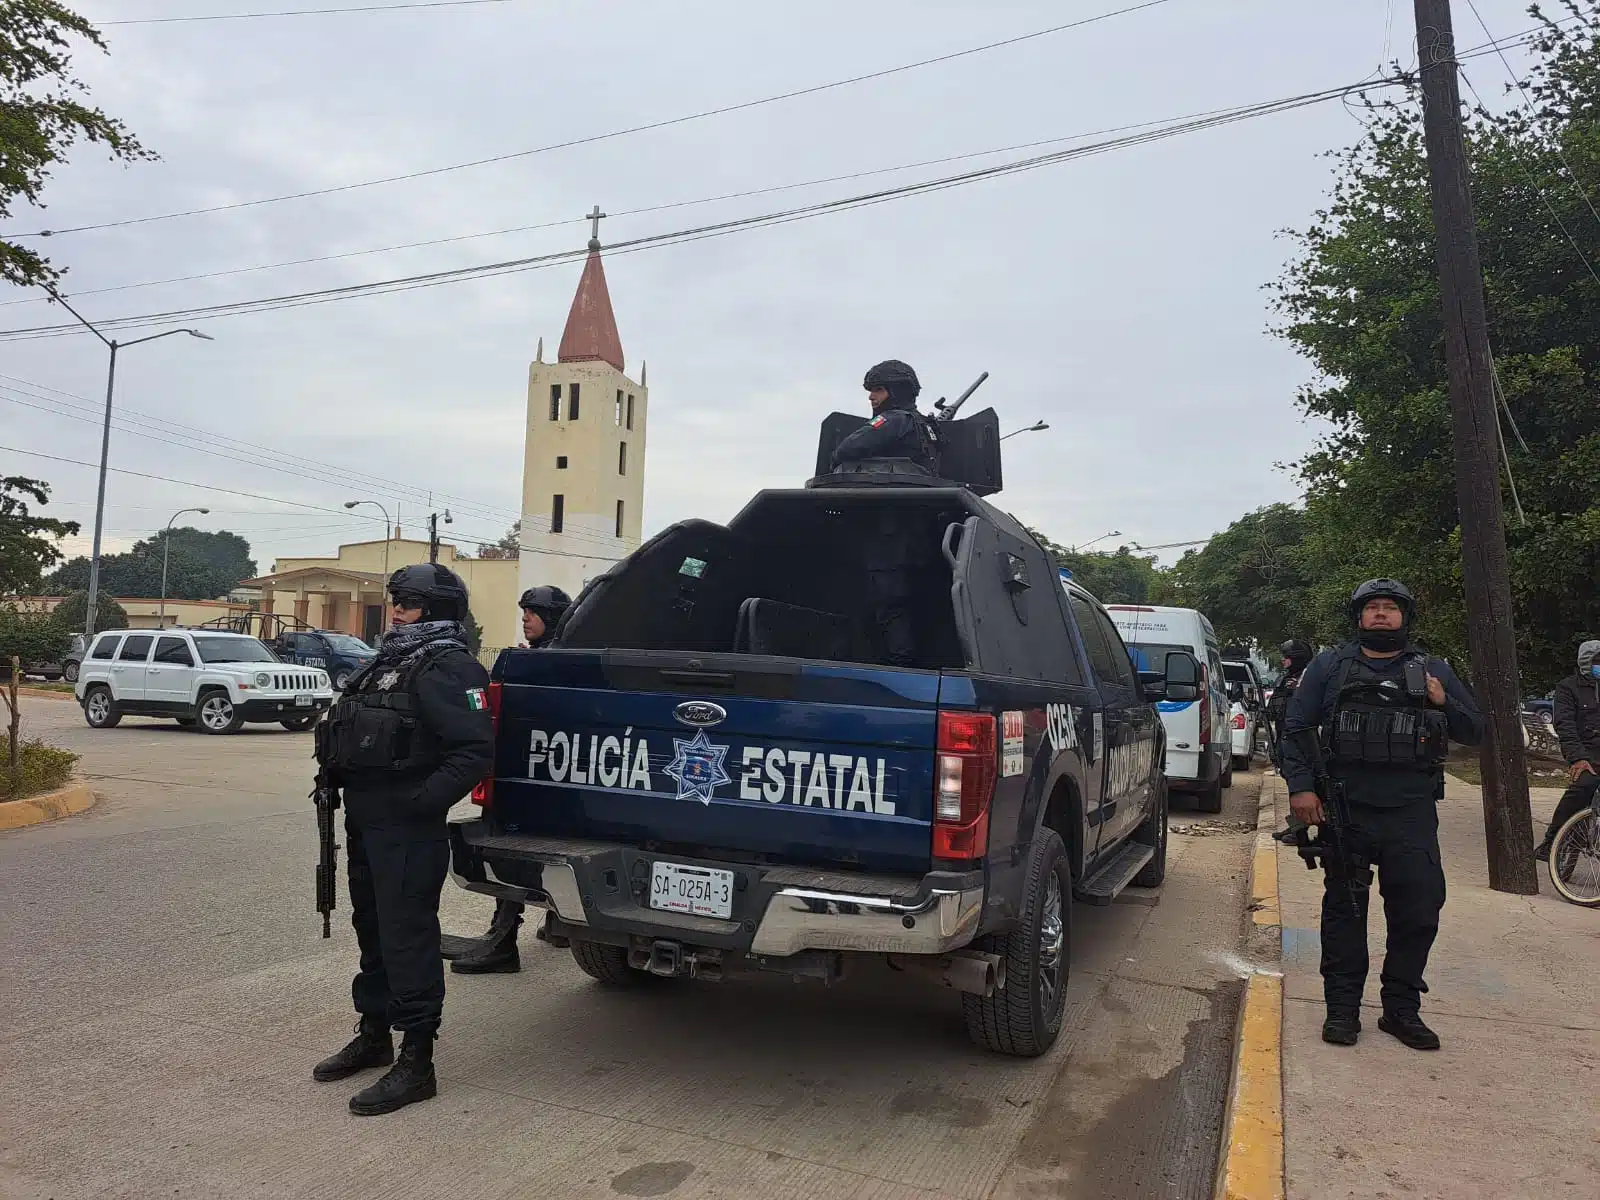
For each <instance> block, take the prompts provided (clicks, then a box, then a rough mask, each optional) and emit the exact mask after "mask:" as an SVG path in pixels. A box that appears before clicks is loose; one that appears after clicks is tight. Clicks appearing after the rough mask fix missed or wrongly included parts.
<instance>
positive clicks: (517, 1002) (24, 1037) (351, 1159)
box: [0, 699, 1259, 1200]
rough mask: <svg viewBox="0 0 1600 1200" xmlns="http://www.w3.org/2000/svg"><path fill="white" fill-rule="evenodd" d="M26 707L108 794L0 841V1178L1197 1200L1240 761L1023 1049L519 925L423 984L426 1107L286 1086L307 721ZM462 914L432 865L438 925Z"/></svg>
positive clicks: (238, 1187)
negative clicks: (612, 961) (539, 934)
mask: <svg viewBox="0 0 1600 1200" xmlns="http://www.w3.org/2000/svg"><path fill="white" fill-rule="evenodd" d="M28 725H29V731H30V732H31V733H35V734H39V735H42V736H45V737H47V738H50V739H51V740H54V741H57V742H58V743H60V744H63V745H67V746H69V747H71V748H73V749H75V750H78V751H79V752H81V753H82V754H83V756H84V759H83V764H82V765H83V769H84V771H85V773H86V774H87V775H88V777H89V778H90V779H91V780H92V781H93V783H94V786H95V787H96V789H97V790H99V791H100V792H101V793H102V794H103V797H104V799H103V800H102V802H101V804H100V805H98V806H97V807H96V808H95V809H93V810H91V811H90V812H88V813H85V814H83V815H82V816H79V817H73V818H68V819H66V820H64V821H60V822H56V823H54V824H51V825H46V826H38V827H35V828H32V829H25V830H19V831H16V832H14V833H10V834H4V835H0V880H3V883H0V889H3V899H0V903H3V912H4V914H5V918H4V921H3V922H0V961H4V962H5V964H6V970H5V971H4V972H0V1017H3V1023H0V1061H3V1062H4V1063H5V1069H4V1070H3V1071H0V1131H3V1132H0V1196H4V1197H52V1198H54V1200H68V1198H70V1197H77V1196H137V1197H149V1196H156V1195H166V1196H179V1197H206V1198H212V1197H235V1196H241V1197H242V1196H249V1197H258V1196H259V1197H268V1196H270V1197H322V1196H327V1197H356V1198H360V1197H368V1196H372V1197H378V1196H383V1197H391V1196H393V1197H406V1196H419V1197H420V1196H427V1197H440V1196H443V1197H449V1198H450V1200H457V1198H460V1200H467V1198H473V1200H476V1198H478V1197H509V1196H527V1195H539V1196H552V1197H568V1196H572V1197H590V1196H592V1197H614V1196H618V1195H622V1196H662V1195H670V1196H672V1197H674V1198H687V1197H701V1196H726V1197H745V1196H775V1197H789V1196H793V1197H797V1198H798V1197H818V1196H828V1197H835V1196H837V1197H854V1198H859V1200H869V1198H870V1200H902V1198H911V1197H946V1196H961V1197H967V1196H972V1197H977V1196H991V1195H993V1196H1010V1197H1025V1196H1026V1197H1039V1196H1096V1197H1111V1198H1120V1197H1144V1196H1150V1197H1156V1196H1160V1197H1201V1196H1208V1195H1209V1191H1210V1180H1211V1176H1212V1170H1213V1167H1214V1163H1215V1159H1216V1154H1217V1144H1218V1135H1219V1130H1220V1123H1221V1116H1222V1103H1223V1087H1224V1079H1225V1075H1226V1072H1227V1066H1228V1058H1229V1052H1230V1046H1231V1038H1232V1031H1233V1024H1234V1019H1235V1013H1236V1008H1237V998H1238V992H1239V985H1238V978H1237V976H1238V969H1239V966H1238V962H1237V959H1236V956H1235V953H1234V949H1235V947H1236V946H1237V945H1238V933H1239V929H1240V921H1241V913H1242V907H1243V904H1244V899H1243V896H1244V890H1245V887H1246V876H1247V859H1248V852H1249V845H1250V840H1251V838H1250V835H1249V834H1248V833H1247V832H1245V827H1246V826H1249V825H1253V819H1254V809H1255V799H1254V795H1255V789H1256V786H1257V785H1258V783H1259V781H1258V780H1255V779H1252V778H1246V777H1243V776H1241V779H1240V784H1239V785H1238V786H1236V787H1235V788H1234V789H1233V792H1232V794H1231V796H1230V799H1229V803H1228V806H1227V810H1226V811H1225V812H1224V813H1223V814H1222V816H1221V818H1220V819H1216V818H1208V819H1203V820H1202V819H1199V818H1197V817H1194V816H1193V815H1191V814H1181V813H1180V814H1177V816H1176V817H1175V822H1174V824H1175V827H1177V828H1176V830H1175V832H1176V833H1177V836H1175V837H1174V838H1173V839H1172V856H1171V867H1170V869H1169V875H1168V883H1167V885H1166V887H1165V888H1164V889H1163V893H1162V895H1161V896H1160V897H1159V903H1152V901H1153V900H1155V899H1156V898H1155V897H1152V896H1140V897H1135V898H1133V899H1132V900H1131V901H1129V902H1124V903H1118V904H1116V905H1113V906H1112V907H1110V908H1088V907H1083V906H1078V907H1077V908H1076V909H1075V912H1074V928H1073V930H1072V937H1073V942H1074V944H1073V965H1074V969H1073V976H1072V981H1071V986H1070V988H1069V991H1068V997H1069V1012H1068V1018H1067V1028H1066V1031H1065V1032H1064V1034H1063V1036H1062V1038H1061V1040H1060V1043H1059V1044H1058V1045H1057V1047H1056V1049H1055V1050H1054V1051H1053V1052H1052V1053H1051V1054H1050V1055H1048V1056H1047V1057H1045V1058H1043V1059H1040V1060H1037V1061H1031V1062H1030V1061H1017V1060H1008V1059H1003V1058H999V1057H995V1056H992V1055H988V1054H985V1053H983V1052H981V1051H978V1050H976V1049H974V1048H973V1047H971V1046H970V1045H969V1044H968V1043H967V1041H966V1038H965V1035H964V1033H963V1031H962V1027H961V1021H960V1014H959V1002H958V1000H957V998H956V997H955V996H954V994H953V993H947V992H940V991H933V990H929V989H925V988H923V987H920V986H918V985H917V984H915V983H913V982H911V981H907V980H904V979H902V978H899V977H896V976H893V975H891V974H890V973H888V972H886V971H880V970H871V971H868V972H865V973H864V974H863V976H862V977H860V978H854V979H852V980H851V981H849V982H848V983H847V984H846V985H844V986H842V987H839V988H835V989H832V990H824V989H821V988H811V987H804V986H796V985H790V984H783V985H778V986H769V985H761V984H757V985H749V984H743V983H740V984H728V985H722V986H718V985H711V984H698V983H694V984H672V985H666V986H661V987H651V988H645V989H640V990H639V991H630V992H616V991H608V990H605V989H603V988H601V987H599V986H597V985H595V984H594V983H593V982H592V981H590V980H589V979H588V978H587V977H586V976H584V975H582V974H581V973H580V972H579V971H578V969H577V968H576V966H575V965H574V964H573V962H572V960H571V958H570V957H569V956H568V955H567V954H566V953H565V952H563V951H557V950H552V949H550V948H548V947H546V946H545V945H544V944H543V943H539V942H536V941H534V940H533V939H532V938H531V937H528V938H526V939H525V946H524V956H523V962H524V969H523V972H522V974H520V975H515V976H489V977H460V976H450V977H449V986H450V993H449V998H448V1000H447V1002H446V1009H445V1028H444V1031H443V1038H442V1040H441V1042H440V1044H439V1050H438V1069H439V1076H440V1081H441V1089H442V1091H441V1094H440V1097H439V1098H438V1099H437V1100H435V1101H432V1102H429V1103H427V1104H422V1105H417V1106H415V1107H413V1108H410V1109H407V1110H406V1111H404V1112H402V1113H399V1114H395V1115H393V1116H389V1117H383V1118H368V1119H360V1118H355V1117H351V1116H349V1115H348V1113H347V1112H346V1109H345V1099H346V1097H347V1096H348V1094H349V1093H350V1092H351V1091H353V1090H355V1087H357V1086H360V1084H359V1083H358V1084H350V1083H346V1084H337V1085H317V1084H314V1083H313V1082H312V1081H311V1078H310V1066H311V1063H312V1062H313V1061H315V1060H316V1059H317V1058H319V1057H321V1056H322V1055H323V1054H325V1053H327V1052H328V1051H330V1050H332V1049H334V1048H336V1047H337V1046H338V1045H340V1044H342V1042H343V1041H344V1039H345V1038H346V1037H348V1036H349V1030H350V1026H351V1023H352V1020H353V1014H352V1013H351V1012H350V1010H349V1007H348V995H349V991H348V989H349V976H350V972H351V968H352V965H353V963H354V959H355V939H354V934H353V933H352V932H351V930H350V929H349V926H348V924H347V923H346V921H344V920H341V921H340V922H339V923H338V924H337V925H336V929H335V935H334V937H333V939H332V940H331V941H327V942H324V941H322V940H321V939H320V938H319V937H318V936H317V935H318V932H319V929H318V921H317V917H316V914H315V913H314V911H312V904H311V883H312V865H313V863H314V849H315V847H314V840H315V839H314V828H313V822H312V820H311V814H310V809H309V804H308V802H307V801H306V800H305V799H304V798H303V797H304V795H305V792H306V791H307V787H308V784H307V780H308V775H309V770H308V767H309V757H308V756H309V754H310V737H309V735H307V734H290V733H286V732H283V731H280V730H278V729H276V728H271V729H266V728H262V729H256V728H254V727H248V728H247V731H246V732H244V733H241V734H239V735H236V736H233V737H229V738H208V737H205V736H204V735H201V734H196V733H188V732H181V731H179V730H178V729H177V728H176V727H175V726H174V725H172V724H170V723H159V722H146V721H141V720H136V719H130V720H129V721H127V722H125V723H124V725H123V726H122V727H121V728H119V729H116V730H110V731H99V732H96V731H92V730H89V729H87V728H86V727H85V726H84V725H83V723H82V718H81V716H80V715H79V713H78V710H77V706H76V705H74V704H72V703H71V702H70V701H59V700H44V699H41V700H37V701H35V702H33V703H32V704H31V706H30V708H29V710H28ZM1185 827H1187V828H1188V832H1184V828H1185ZM341 875H342V872H341ZM347 914H348V909H347V907H346V905H345V901H344V900H343V898H341V912H340V914H339V916H340V917H341V918H347ZM487 916H488V906H487V903H486V902H485V901H484V900H483V899H482V898H481V897H474V896H469V895H467V894H465V893H461V892H459V891H457V890H455V889H454V888H453V887H450V886H448V885H447V890H446V895H445V924H446V927H447V928H450V929H453V930H455V931H459V932H476V931H477V930H478V929H479V928H480V927H481V926H482V925H483V924H485V923H486V920H487Z"/></svg>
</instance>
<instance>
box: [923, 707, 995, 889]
mask: <svg viewBox="0 0 1600 1200" xmlns="http://www.w3.org/2000/svg"><path fill="white" fill-rule="evenodd" d="M996 730H997V726H996V720H995V717H994V715H993V714H992V713H970V712H941V713H940V714H939V751H938V756H937V759H936V762H935V769H934V781H933V857H934V858H939V859H960V860H971V859H974V858H982V857H983V856H984V854H985V853H986V852H987V851H988V849H989V802H990V800H991V799H993V797H994V781H995V776H996V775H997V774H998V773H999V762H998V753H997V748H998V742H999V739H998V735H997V732H996Z"/></svg>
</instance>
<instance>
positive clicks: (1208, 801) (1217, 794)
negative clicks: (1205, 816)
mask: <svg viewBox="0 0 1600 1200" xmlns="http://www.w3.org/2000/svg"><path fill="white" fill-rule="evenodd" d="M1194 799H1195V807H1197V808H1198V809H1199V810H1200V811H1201V812H1205V813H1219V812H1221V811H1222V780H1220V779H1216V780H1213V781H1212V782H1210V783H1207V784H1202V785H1201V788H1200V790H1199V791H1198V792H1196V793H1195V794H1194Z"/></svg>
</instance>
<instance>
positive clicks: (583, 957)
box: [572, 938, 655, 987]
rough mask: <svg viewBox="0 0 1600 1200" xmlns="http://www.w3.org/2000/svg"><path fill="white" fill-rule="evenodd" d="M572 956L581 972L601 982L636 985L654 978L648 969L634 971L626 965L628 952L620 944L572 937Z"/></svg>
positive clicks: (616, 984) (626, 985)
mask: <svg viewBox="0 0 1600 1200" xmlns="http://www.w3.org/2000/svg"><path fill="white" fill-rule="evenodd" d="M572 957H573V959H574V960H576V962H577V964H578V966H579V967H580V968H582V970H583V973H584V974H585V975H588V976H590V977H592V978H594V979H598V980H599V981H600V982H601V983H609V984H613V985H615V986H617V987H638V986H639V985H640V984H641V983H645V982H646V981H648V980H650V979H653V978H655V976H653V975H651V974H650V972H648V971H635V970H634V969H633V968H632V967H630V966H629V965H628V952H627V950H626V949H624V948H623V947H621V946H608V945H606V944H605V943H604V942H584V941H579V940H578V939H577V938H573V939H572Z"/></svg>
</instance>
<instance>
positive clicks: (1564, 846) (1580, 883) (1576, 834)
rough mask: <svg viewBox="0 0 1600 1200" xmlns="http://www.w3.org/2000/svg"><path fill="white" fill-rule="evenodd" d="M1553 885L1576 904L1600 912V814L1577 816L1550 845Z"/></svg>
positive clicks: (1572, 817) (1591, 811)
mask: <svg viewBox="0 0 1600 1200" xmlns="http://www.w3.org/2000/svg"><path fill="white" fill-rule="evenodd" d="M1550 882H1551V884H1552V885H1553V886H1554V887H1555V889H1556V891H1558V892H1560V893H1561V895H1562V896H1563V897H1565V898H1566V899H1567V900H1570V901H1571V902H1572V903H1574V904H1581V905H1583V906H1584V907H1585V908H1600V811H1596V810H1595V809H1593V808H1587V809H1585V810H1584V811H1583V812H1580V813H1574V814H1573V815H1572V816H1571V817H1570V818H1568V820H1567V823H1566V824H1565V825H1563V826H1562V827H1561V828H1560V829H1559V830H1558V831H1557V833H1556V837H1555V841H1554V842H1552V843H1551V845H1550Z"/></svg>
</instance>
